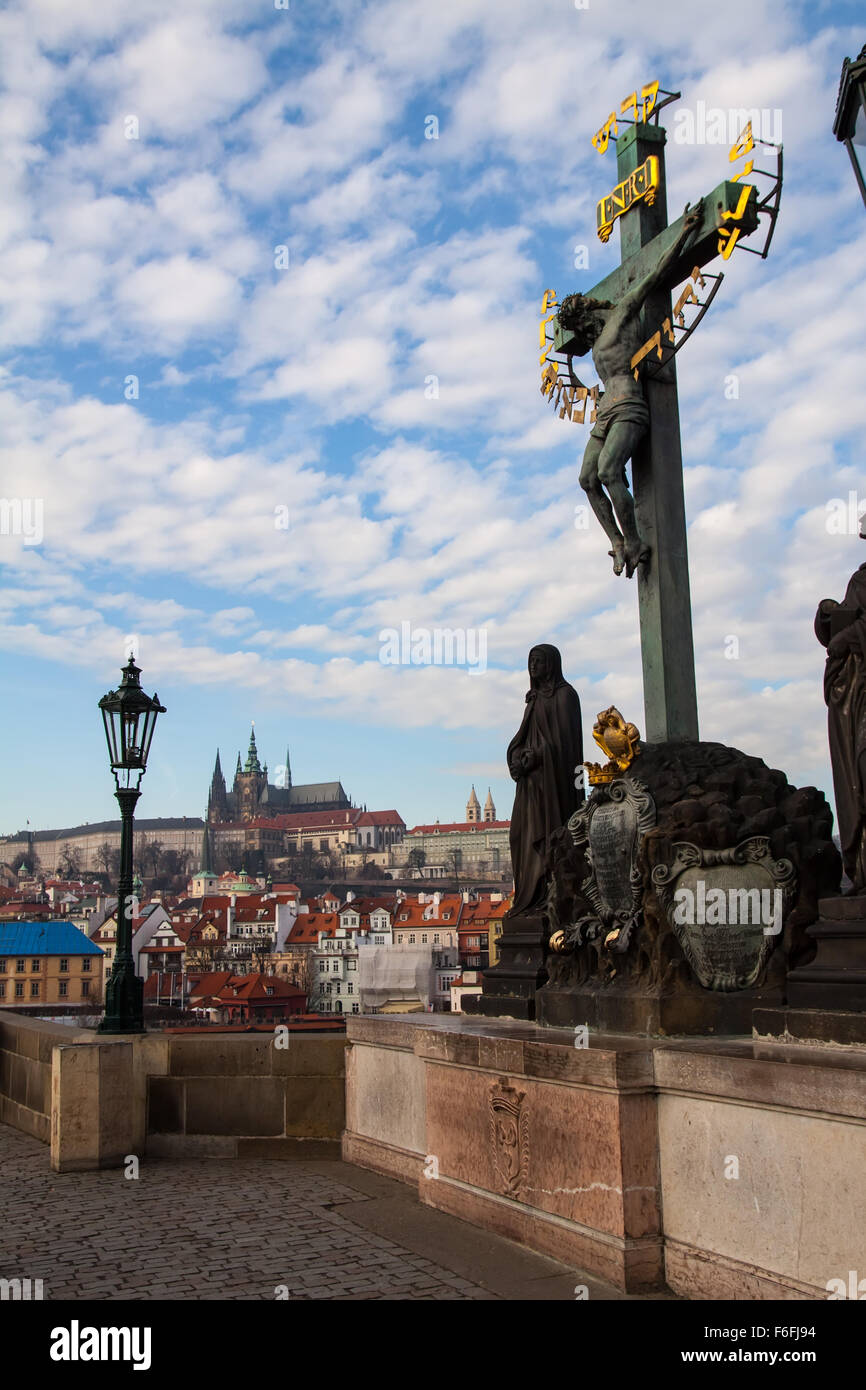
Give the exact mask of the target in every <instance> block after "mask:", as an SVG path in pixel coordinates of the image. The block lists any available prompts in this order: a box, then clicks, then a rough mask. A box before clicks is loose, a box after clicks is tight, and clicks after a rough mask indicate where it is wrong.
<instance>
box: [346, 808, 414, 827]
mask: <svg viewBox="0 0 866 1390" xmlns="http://www.w3.org/2000/svg"><path fill="white" fill-rule="evenodd" d="M355 824H356V825H402V826H403V827H404V829H405V826H406V822H405V821H404V819H403V817H402V816H401V815H400V813H399V811H361V812H359V814H358V819H357V820H356V821H355Z"/></svg>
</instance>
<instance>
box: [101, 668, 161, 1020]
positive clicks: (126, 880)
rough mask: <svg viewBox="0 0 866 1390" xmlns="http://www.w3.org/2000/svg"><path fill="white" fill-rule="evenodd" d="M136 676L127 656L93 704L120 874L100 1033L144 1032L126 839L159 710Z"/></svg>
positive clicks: (129, 836) (155, 699)
mask: <svg viewBox="0 0 866 1390" xmlns="http://www.w3.org/2000/svg"><path fill="white" fill-rule="evenodd" d="M140 675H141V671H140V669H139V667H138V666H136V664H135V662H134V660H133V658H132V656H130V658H129V661H128V663H127V664H126V666H124V668H123V680H122V681H121V683H120V685H119V687H118V689H117V690H111V691H109V693H108V694H107V695H103V697H102V699H101V700H100V701H99V708H100V709H101V711H102V720H103V724H104V725H105V738H106V741H107V743H108V756H109V761H110V763H111V770H112V772H113V773H114V783H115V787H116V791H115V796H116V798H117V804H118V806H119V807H120V874H119V879H118V884H117V937H116V940H117V951H116V954H115V957H114V964H113V965H112V967H111V975H110V976H109V979H108V982H107V984H106V987H105V1015H104V1017H103V1019H102V1022H101V1023H100V1025H99V1030H98V1031H99V1032H100V1033H143V1032H144V981H143V980H142V979H141V978H140V977H139V976H138V975H136V973H135V961H134V960H133V956H132V923H133V918H134V917H135V916H136V907H137V901H136V894H135V882H134V879H133V867H132V835H133V826H134V822H135V806H136V802H137V801H138V798H139V795H140V791H139V784H140V782H141V779H142V777H143V776H144V774H145V772H146V770H147V755H148V753H149V752H150V744H151V740H152V738H153V731H154V729H155V727H156V717H157V715H158V714H165V707H164V706H163V705H161V704H160V703H159V698H158V697H157V696H156V695H154V696H153V698H152V699H151V698H150V696H148V695H145V693H144V691H143V690H142V688H141V686H140V684H139V680H138V678H139V676H140Z"/></svg>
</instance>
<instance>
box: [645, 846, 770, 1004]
mask: <svg viewBox="0 0 866 1390" xmlns="http://www.w3.org/2000/svg"><path fill="white" fill-rule="evenodd" d="M673 848H674V852H675V854H674V859H673V861H672V863H670V864H657V865H656V867H655V868H654V869H653V871H652V881H653V886H654V887H655V890H656V893H657V894H658V897H659V901H660V902H661V904H662V907H663V908H664V910H665V913H666V915H667V918H668V921H669V922H670V924H671V926H672V927H673V930H674V932H675V933H676V936H677V940H678V941H679V943H680V945H681V947H682V949H683V954H684V955H685V957H686V960H687V961H688V963H689V965H690V966H691V968H692V970H693V972H694V975H695V978H696V979H697V980H698V982H699V983H700V984H701V985H703V987H704V989H718V990H735V989H750V988H751V986H752V985H754V984H755V983H756V982H757V981H758V979H759V978H760V976H761V973H762V972H763V970H764V967H765V965H766V963H767V960H768V958H769V956H770V952H771V951H772V950H773V948H774V946H775V945H776V943H777V942H778V941H779V940H780V938H781V933H782V926H783V923H784V919H785V917H786V915H787V913H788V911H789V910H790V907H791V905H792V903H793V900H794V896H795V893H796V886H797V876H796V872H795V869H794V865H793V864H792V863H791V860H790V859H774V858H773V856H772V855H771V853H770V842H769V840H768V839H767V838H766V836H762V835H756V836H753V837H752V838H751V839H748V840H743V841H741V843H740V844H738V845H735V846H734V847H733V848H731V849H717V850H710V849H699V848H698V846H697V845H693V844H689V843H687V842H680V843H677V844H674V846H673Z"/></svg>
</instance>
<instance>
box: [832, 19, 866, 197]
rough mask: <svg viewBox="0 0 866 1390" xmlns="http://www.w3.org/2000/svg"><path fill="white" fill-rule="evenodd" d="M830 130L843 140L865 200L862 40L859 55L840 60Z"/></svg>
mask: <svg viewBox="0 0 866 1390" xmlns="http://www.w3.org/2000/svg"><path fill="white" fill-rule="evenodd" d="M833 134H834V135H835V136H836V139H837V140H842V141H844V143H845V145H846V146H847V147H848V153H849V155H850V156H851V163H852V165H853V166H854V177H855V178H856V180H857V187H858V188H859V189H860V196H861V198H862V199H863V202H864V203H866V44H864V45H863V47H862V48H861V49H860V56H859V58H855V59H854V61H853V62H852V61H851V59H850V58H846V59H845V61H844V63H843V64H842V77H841V80H840V82H839V96H838V98H837V100H836V119H835V120H834V122H833Z"/></svg>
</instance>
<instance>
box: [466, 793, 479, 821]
mask: <svg viewBox="0 0 866 1390" xmlns="http://www.w3.org/2000/svg"><path fill="white" fill-rule="evenodd" d="M466 820H467V821H468V822H469V823H470V824H476V825H477V824H478V822H479V821H480V820H481V803H480V801H479V800H478V797H477V796H476V795H475V788H474V786H473V788H472V791H471V793H470V795H469V800H468V801H467V803H466Z"/></svg>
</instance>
